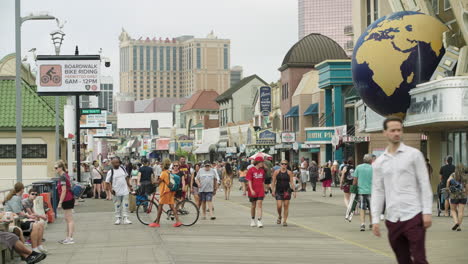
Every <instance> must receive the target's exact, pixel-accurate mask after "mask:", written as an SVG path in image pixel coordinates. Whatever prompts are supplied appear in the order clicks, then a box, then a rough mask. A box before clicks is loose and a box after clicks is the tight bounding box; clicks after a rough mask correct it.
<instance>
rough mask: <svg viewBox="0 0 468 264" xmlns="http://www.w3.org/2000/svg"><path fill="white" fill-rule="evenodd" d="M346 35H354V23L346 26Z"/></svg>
mask: <svg viewBox="0 0 468 264" xmlns="http://www.w3.org/2000/svg"><path fill="white" fill-rule="evenodd" d="M343 31H344V34H345V36H354V31H353V25H348V26H345V27H344V30H343Z"/></svg>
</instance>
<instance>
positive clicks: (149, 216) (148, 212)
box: [136, 200, 158, 225]
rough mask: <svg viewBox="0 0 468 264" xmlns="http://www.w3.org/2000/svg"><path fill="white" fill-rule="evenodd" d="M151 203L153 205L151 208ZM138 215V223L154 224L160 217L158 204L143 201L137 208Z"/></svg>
mask: <svg viewBox="0 0 468 264" xmlns="http://www.w3.org/2000/svg"><path fill="white" fill-rule="evenodd" d="M150 203H152V204H151V206H150ZM136 215H137V218H138V221H140V222H141V223H142V224H144V225H149V224H151V223H152V222H154V220H156V217H157V216H158V204H157V203H155V202H154V201H153V202H152V201H150V200H144V201H141V202H140V204H139V205H138V206H137V209H136Z"/></svg>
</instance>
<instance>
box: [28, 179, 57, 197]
mask: <svg viewBox="0 0 468 264" xmlns="http://www.w3.org/2000/svg"><path fill="white" fill-rule="evenodd" d="M54 183H55V182H54V181H53V180H45V181H37V182H33V183H32V185H33V187H34V188H35V189H36V190H37V192H38V194H41V193H46V192H48V193H50V192H52V190H53V188H54Z"/></svg>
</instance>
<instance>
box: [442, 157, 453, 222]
mask: <svg viewBox="0 0 468 264" xmlns="http://www.w3.org/2000/svg"><path fill="white" fill-rule="evenodd" d="M452 163H453V157H452V156H447V158H446V159H445V165H444V166H442V167H441V168H440V171H439V176H440V184H439V186H438V191H439V193H440V192H441V189H442V188H445V186H446V185H447V180H448V178H449V177H450V175H452V174H453V173H454V172H455V166H454V165H453V164H452ZM442 195H444V215H445V216H449V214H448V210H449V208H450V203H449V198H450V197H449V193H448V192H446V193H443V194H442Z"/></svg>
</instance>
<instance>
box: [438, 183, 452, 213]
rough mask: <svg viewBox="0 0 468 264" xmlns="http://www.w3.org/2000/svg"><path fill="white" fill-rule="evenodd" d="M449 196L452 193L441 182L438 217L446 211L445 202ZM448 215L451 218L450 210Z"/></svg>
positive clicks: (439, 186)
mask: <svg viewBox="0 0 468 264" xmlns="http://www.w3.org/2000/svg"><path fill="white" fill-rule="evenodd" d="M449 194H450V191H449V190H448V189H447V188H446V187H444V185H443V183H442V182H441V183H440V184H439V185H438V186H437V216H440V215H441V213H442V212H443V211H444V210H445V200H446V199H447V197H448V196H449ZM448 214H449V216H450V210H448Z"/></svg>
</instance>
